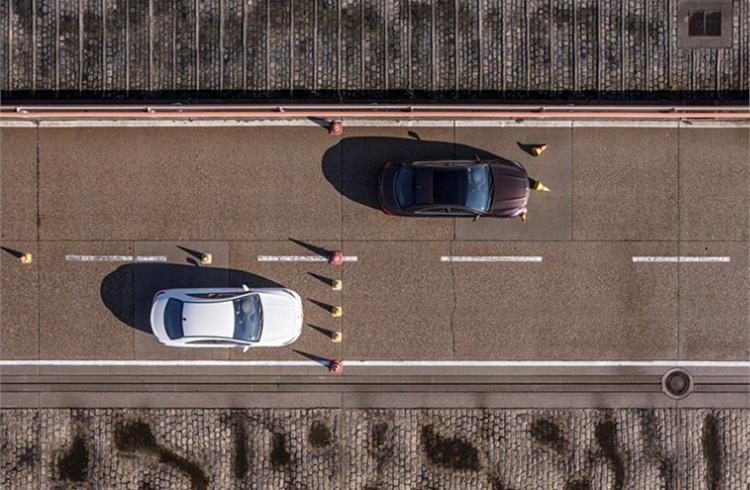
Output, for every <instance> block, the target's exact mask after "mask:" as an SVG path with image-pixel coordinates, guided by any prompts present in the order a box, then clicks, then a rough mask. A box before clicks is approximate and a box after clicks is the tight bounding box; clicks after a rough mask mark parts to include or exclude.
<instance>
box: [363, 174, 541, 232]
mask: <svg viewBox="0 0 750 490" xmlns="http://www.w3.org/2000/svg"><path fill="white" fill-rule="evenodd" d="M378 188H379V196H380V206H381V208H382V209H383V212H385V213H386V214H397V215H404V216H474V217H479V216H495V217H499V218H511V217H515V216H518V215H519V214H520V213H521V211H522V210H523V208H524V207H525V206H526V203H527V201H528V199H529V176H528V174H527V173H526V169H525V168H524V166H523V165H521V164H520V163H518V162H512V161H481V160H471V161H469V160H448V161H429V162H412V163H391V162H386V164H385V166H384V167H383V172H382V173H381V174H380V180H379V182H378Z"/></svg>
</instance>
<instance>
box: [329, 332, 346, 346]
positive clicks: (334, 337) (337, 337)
mask: <svg viewBox="0 0 750 490" xmlns="http://www.w3.org/2000/svg"><path fill="white" fill-rule="evenodd" d="M343 338H344V335H343V334H342V333H341V332H333V333H332V334H331V342H333V343H334V344H339V343H341V340H343Z"/></svg>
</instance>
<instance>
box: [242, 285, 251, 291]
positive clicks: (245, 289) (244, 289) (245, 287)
mask: <svg viewBox="0 0 750 490" xmlns="http://www.w3.org/2000/svg"><path fill="white" fill-rule="evenodd" d="M242 290H243V291H250V288H249V287H247V286H246V285H245V284H243V285H242Z"/></svg>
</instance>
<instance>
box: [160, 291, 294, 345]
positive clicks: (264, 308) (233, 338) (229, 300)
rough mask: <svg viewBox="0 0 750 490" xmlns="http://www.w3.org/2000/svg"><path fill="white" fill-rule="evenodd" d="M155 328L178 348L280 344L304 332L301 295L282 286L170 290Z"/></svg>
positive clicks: (163, 295) (164, 293)
mask: <svg viewBox="0 0 750 490" xmlns="http://www.w3.org/2000/svg"><path fill="white" fill-rule="evenodd" d="M151 330H152V331H153V332H154V335H155V336H156V338H157V340H158V341H159V342H161V343H162V344H165V345H169V346H173V347H241V348H243V351H246V350H247V349H249V348H250V347H281V346H284V345H289V344H291V343H292V342H294V341H295V340H297V337H299V336H300V333H302V300H301V299H300V297H299V295H298V294H297V293H295V292H294V291H292V290H290V289H283V288H258V289H250V288H248V287H247V286H245V285H243V286H242V287H241V288H202V289H165V290H163V291H159V292H158V293H156V295H155V296H154V301H153V305H152V306H151Z"/></svg>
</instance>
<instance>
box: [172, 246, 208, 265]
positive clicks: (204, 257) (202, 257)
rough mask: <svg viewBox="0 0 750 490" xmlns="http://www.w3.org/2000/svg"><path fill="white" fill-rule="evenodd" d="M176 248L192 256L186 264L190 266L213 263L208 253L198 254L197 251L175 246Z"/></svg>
mask: <svg viewBox="0 0 750 490" xmlns="http://www.w3.org/2000/svg"><path fill="white" fill-rule="evenodd" d="M177 248H179V249H180V250H182V251H183V252H185V253H187V254H188V255H191V256H192V257H189V258H188V259H187V262H188V263H190V264H193V265H198V264H201V265H211V264H212V263H213V261H214V257H213V255H211V254H210V253H208V252H200V251H198V250H193V249H192V248H187V247H183V246H182V245H177Z"/></svg>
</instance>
